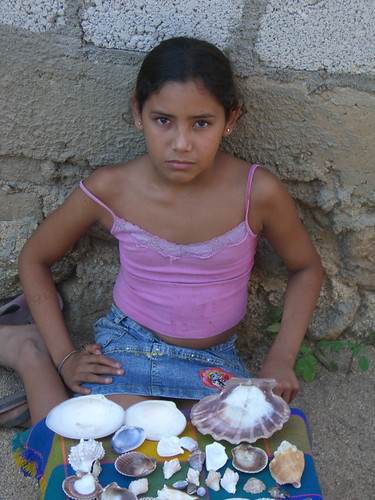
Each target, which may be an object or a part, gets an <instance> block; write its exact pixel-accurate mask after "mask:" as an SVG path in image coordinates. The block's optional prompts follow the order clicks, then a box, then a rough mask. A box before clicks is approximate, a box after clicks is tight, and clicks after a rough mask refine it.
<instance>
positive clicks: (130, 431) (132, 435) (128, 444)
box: [111, 425, 146, 453]
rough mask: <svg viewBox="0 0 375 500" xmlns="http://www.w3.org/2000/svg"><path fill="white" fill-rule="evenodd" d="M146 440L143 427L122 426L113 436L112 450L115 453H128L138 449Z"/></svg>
mask: <svg viewBox="0 0 375 500" xmlns="http://www.w3.org/2000/svg"><path fill="white" fill-rule="evenodd" d="M145 439H146V432H145V430H144V429H142V427H136V426H134V425H122V426H121V427H120V428H119V429H118V430H117V431H116V432H115V433H114V435H113V436H112V439H111V448H112V450H113V451H114V452H115V453H126V452H127V451H132V450H135V449H136V448H138V446H140V445H141V444H142V443H143V442H144V440H145Z"/></svg>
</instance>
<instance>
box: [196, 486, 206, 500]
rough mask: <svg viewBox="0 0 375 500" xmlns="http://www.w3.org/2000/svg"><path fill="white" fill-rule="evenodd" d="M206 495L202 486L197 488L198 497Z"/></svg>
mask: <svg viewBox="0 0 375 500" xmlns="http://www.w3.org/2000/svg"><path fill="white" fill-rule="evenodd" d="M206 493H207V492H206V488H204V487H203V486H199V488H198V489H197V495H198V496H199V497H204V495H205V494H206Z"/></svg>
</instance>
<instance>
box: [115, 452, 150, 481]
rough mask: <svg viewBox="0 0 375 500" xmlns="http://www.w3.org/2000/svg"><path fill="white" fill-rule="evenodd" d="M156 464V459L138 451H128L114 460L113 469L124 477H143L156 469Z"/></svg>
mask: <svg viewBox="0 0 375 500" xmlns="http://www.w3.org/2000/svg"><path fill="white" fill-rule="evenodd" d="M156 464H157V461H156V458H153V457H148V456H147V455H145V454H144V453H140V452H138V451H129V452H128V453H123V454H122V455H120V456H119V457H118V458H117V459H116V461H115V468H116V470H117V472H119V473H120V474H123V475H124V476H130V477H143V476H147V475H148V474H151V472H153V471H154V470H155V469H156Z"/></svg>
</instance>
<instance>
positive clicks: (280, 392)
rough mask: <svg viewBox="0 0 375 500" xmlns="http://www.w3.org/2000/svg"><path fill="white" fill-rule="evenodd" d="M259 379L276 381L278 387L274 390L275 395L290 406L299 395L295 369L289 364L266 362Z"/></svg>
mask: <svg viewBox="0 0 375 500" xmlns="http://www.w3.org/2000/svg"><path fill="white" fill-rule="evenodd" d="M258 377H260V378H269V379H270V378H272V379H275V380H276V382H277V385H276V386H275V387H274V389H273V392H274V394H276V395H277V396H281V397H282V398H283V399H284V400H285V401H286V402H287V403H288V404H290V403H291V402H292V401H293V399H295V397H296V396H297V394H298V393H299V382H298V379H297V376H296V374H295V372H294V369H293V367H291V366H290V364H289V363H283V362H282V361H279V362H277V363H275V362H273V363H267V360H266V361H265V363H264V364H263V366H262V368H261V370H260V372H259V374H258Z"/></svg>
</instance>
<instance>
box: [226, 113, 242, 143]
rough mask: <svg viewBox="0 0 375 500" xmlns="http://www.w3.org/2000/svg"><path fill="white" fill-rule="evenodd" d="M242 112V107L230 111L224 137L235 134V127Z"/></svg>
mask: <svg viewBox="0 0 375 500" xmlns="http://www.w3.org/2000/svg"><path fill="white" fill-rule="evenodd" d="M241 112H242V108H241V106H238V107H237V108H234V109H232V110H231V111H230V113H229V117H228V119H227V121H226V123H225V129H224V133H223V135H224V136H228V135H230V134H231V133H232V132H233V129H234V126H235V125H236V123H237V120H238V118H239V117H240V115H241Z"/></svg>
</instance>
